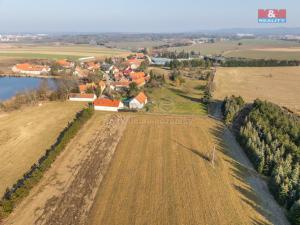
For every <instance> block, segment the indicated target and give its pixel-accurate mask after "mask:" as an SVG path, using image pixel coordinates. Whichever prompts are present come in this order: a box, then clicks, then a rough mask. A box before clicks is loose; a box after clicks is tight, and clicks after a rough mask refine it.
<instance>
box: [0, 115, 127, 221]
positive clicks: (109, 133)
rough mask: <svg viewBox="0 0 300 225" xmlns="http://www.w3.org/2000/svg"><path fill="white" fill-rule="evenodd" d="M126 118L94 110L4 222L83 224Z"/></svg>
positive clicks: (124, 125)
mask: <svg viewBox="0 0 300 225" xmlns="http://www.w3.org/2000/svg"><path fill="white" fill-rule="evenodd" d="M126 122H127V120H126V118H124V117H122V116H119V115H109V114H105V113H99V112H97V113H95V114H94V115H93V116H92V118H91V119H90V120H89V121H88V122H87V123H86V124H85V125H84V126H83V127H82V129H81V130H80V131H79V132H78V134H77V135H76V137H75V138H74V139H72V141H71V142H70V143H69V144H68V146H67V147H66V149H65V150H64V151H63V152H62V153H61V154H60V156H59V157H58V158H57V159H56V161H55V162H54V163H53V164H52V166H51V168H50V169H49V170H48V171H47V172H46V173H45V174H44V176H43V179H42V180H41V181H40V182H39V183H38V184H37V185H36V186H35V187H34V188H33V189H32V190H31V191H30V194H29V196H28V197H26V198H25V199H24V200H23V201H22V202H21V203H20V204H19V205H18V206H17V207H16V209H14V212H13V213H12V214H11V215H10V216H9V217H8V218H6V219H5V221H3V224H9V225H25V224H26V225H27V224H28V225H31V224H39V225H42V224H45V225H49V224H62V225H78V224H83V221H85V220H86V216H87V215H86V214H87V212H89V208H90V207H91V205H92V203H93V199H94V197H95V195H96V193H97V189H98V187H99V185H100V182H101V180H102V177H103V175H104V174H105V172H106V169H107V168H108V165H109V163H110V160H111V158H112V156H113V154H114V151H115V149H116V145H117V143H118V142H119V139H120V137H121V136H122V134H123V131H124V128H125V127H126ZM0 224H1V221H0Z"/></svg>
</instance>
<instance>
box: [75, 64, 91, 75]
mask: <svg viewBox="0 0 300 225" xmlns="http://www.w3.org/2000/svg"><path fill="white" fill-rule="evenodd" d="M74 75H75V76H77V77H79V78H87V77H88V75H89V71H87V70H84V69H82V68H80V67H79V66H77V67H76V68H75V71H74Z"/></svg>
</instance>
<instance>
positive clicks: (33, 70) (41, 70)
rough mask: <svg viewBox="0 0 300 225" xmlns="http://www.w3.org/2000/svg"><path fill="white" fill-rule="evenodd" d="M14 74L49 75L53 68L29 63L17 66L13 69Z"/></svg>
mask: <svg viewBox="0 0 300 225" xmlns="http://www.w3.org/2000/svg"><path fill="white" fill-rule="evenodd" d="M12 71H13V72H14V73H21V74H27V75H42V74H49V72H50V71H51V68H50V67H49V66H41V65H33V64H29V63H23V64H17V65H15V66H14V67H13V68H12Z"/></svg>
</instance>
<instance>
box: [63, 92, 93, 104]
mask: <svg viewBox="0 0 300 225" xmlns="http://www.w3.org/2000/svg"><path fill="white" fill-rule="evenodd" d="M96 99H97V96H96V95H95V94H77V93H73V94H70V95H69V100H70V101H73V102H93V101H95V100H96Z"/></svg>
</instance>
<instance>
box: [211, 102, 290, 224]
mask: <svg viewBox="0 0 300 225" xmlns="http://www.w3.org/2000/svg"><path fill="white" fill-rule="evenodd" d="M212 115H213V117H215V118H218V119H220V118H222V114H221V105H220V104H219V105H215V106H214V108H213V111H212ZM224 129H225V130H224V132H223V134H222V136H223V138H222V139H223V141H224V142H225V143H224V144H225V145H226V146H227V148H226V149H228V150H229V151H228V153H229V154H230V155H231V156H232V157H233V158H234V159H235V160H236V162H237V163H238V165H237V166H238V167H240V168H241V170H244V171H245V172H246V173H245V174H246V175H247V176H246V177H245V179H246V181H247V183H249V184H250V186H251V188H252V189H253V191H254V192H255V193H256V195H257V197H258V198H259V200H260V204H261V206H262V209H263V211H264V214H265V215H266V216H267V217H268V219H269V220H270V221H271V222H272V223H273V224H275V225H286V224H290V223H289V222H288V220H287V219H286V216H285V213H284V210H283V209H282V208H281V207H280V206H279V205H278V204H277V202H276V200H275V199H274V197H273V196H272V195H271V193H270V191H269V189H268V185H267V183H266V182H265V181H264V180H263V178H262V177H261V176H260V175H259V174H258V173H257V171H256V170H255V169H254V167H253V165H252V163H251V162H250V161H249V159H248V157H247V155H246V154H245V152H244V150H243V149H242V148H241V146H240V145H239V144H238V143H237V141H236V139H235V137H234V135H233V134H232V133H231V131H230V130H229V129H228V128H226V127H225V128H224Z"/></svg>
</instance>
